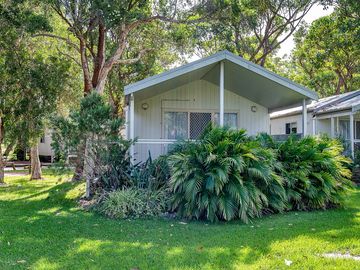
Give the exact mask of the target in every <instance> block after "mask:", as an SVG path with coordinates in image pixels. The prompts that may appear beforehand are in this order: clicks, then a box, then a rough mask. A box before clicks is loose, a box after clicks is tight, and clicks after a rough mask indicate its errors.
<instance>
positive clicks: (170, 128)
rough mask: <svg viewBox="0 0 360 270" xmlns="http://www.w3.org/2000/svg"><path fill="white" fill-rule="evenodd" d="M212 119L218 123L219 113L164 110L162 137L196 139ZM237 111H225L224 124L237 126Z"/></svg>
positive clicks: (232, 126)
mask: <svg viewBox="0 0 360 270" xmlns="http://www.w3.org/2000/svg"><path fill="white" fill-rule="evenodd" d="M211 121H213V122H214V123H216V124H219V113H211V112H165V113H164V137H165V138H166V139H175V140H177V139H191V140H196V139H198V138H199V136H200V135H201V134H202V133H203V132H204V130H205V128H206V127H207V126H208V125H209V123H211ZM237 122H238V116H237V113H225V114H224V125H225V126H228V127H231V128H235V129H236V128H237V126H238V125H237Z"/></svg>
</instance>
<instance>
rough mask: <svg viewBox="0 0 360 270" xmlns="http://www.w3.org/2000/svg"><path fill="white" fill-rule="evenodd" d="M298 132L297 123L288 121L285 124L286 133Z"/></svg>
mask: <svg viewBox="0 0 360 270" xmlns="http://www.w3.org/2000/svg"><path fill="white" fill-rule="evenodd" d="M291 133H295V134H296V133H297V123H296V122H292V123H286V124H285V134H291Z"/></svg>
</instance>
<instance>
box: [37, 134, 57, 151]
mask: <svg viewBox="0 0 360 270" xmlns="http://www.w3.org/2000/svg"><path fill="white" fill-rule="evenodd" d="M44 139H45V141H44V142H43V143H42V142H40V140H39V155H40V156H54V150H53V149H52V147H51V143H52V139H51V131H50V130H46V131H45V135H44Z"/></svg>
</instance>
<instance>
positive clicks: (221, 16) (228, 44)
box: [194, 0, 318, 66]
mask: <svg viewBox="0 0 360 270" xmlns="http://www.w3.org/2000/svg"><path fill="white" fill-rule="evenodd" d="M317 2H318V1H317V0H252V1H248V0H230V1H226V2H225V1H214V2H213V3H214V5H213V6H212V7H211V8H212V9H214V10H218V11H219V12H217V15H218V16H217V20H213V19H212V20H209V21H207V22H205V23H202V24H200V25H198V26H197V27H196V29H195V31H194V32H195V36H194V38H195V39H194V41H195V45H196V46H197V50H198V51H199V52H200V54H202V55H203V54H206V55H208V54H211V53H213V52H214V51H218V50H222V49H227V50H229V51H231V52H233V53H235V54H238V55H240V56H242V57H244V58H246V59H248V60H250V61H252V62H254V63H256V64H259V65H261V66H264V65H265V64H266V60H267V59H268V58H269V57H271V56H272V55H274V53H275V52H276V51H277V50H278V49H279V48H280V46H281V44H283V43H284V42H285V40H287V39H288V38H289V37H290V36H291V35H292V34H293V33H294V32H295V31H296V30H297V29H298V28H299V26H300V25H301V24H302V22H303V19H304V16H305V15H306V14H307V13H308V12H309V10H310V9H311V8H312V7H313V6H314V5H315V4H316V3H317Z"/></svg>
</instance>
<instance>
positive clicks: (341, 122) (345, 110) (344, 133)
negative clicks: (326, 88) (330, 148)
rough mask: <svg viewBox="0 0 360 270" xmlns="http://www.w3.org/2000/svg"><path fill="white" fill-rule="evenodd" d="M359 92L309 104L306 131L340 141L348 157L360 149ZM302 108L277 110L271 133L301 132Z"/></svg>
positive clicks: (273, 114) (273, 116) (273, 115)
mask: <svg viewBox="0 0 360 270" xmlns="http://www.w3.org/2000/svg"><path fill="white" fill-rule="evenodd" d="M359 111H360V90H357V91H354V92H349V93H345V94H341V95H335V96H330V97H326V98H322V99H319V100H318V101H315V100H313V101H312V102H311V103H310V104H308V105H307V113H308V118H307V123H306V126H307V130H308V131H309V132H308V134H310V135H320V134H327V135H328V136H330V137H332V138H340V139H341V140H342V141H343V142H344V144H345V148H348V149H346V151H347V152H348V153H347V154H349V155H352V156H354V153H355V151H356V150H359V149H360V112H359ZM301 121H302V107H300V106H294V107H292V108H288V109H284V110H278V111H275V112H272V113H271V114H270V124H271V128H270V134H271V135H275V136H276V135H283V134H291V133H302V124H301Z"/></svg>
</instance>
